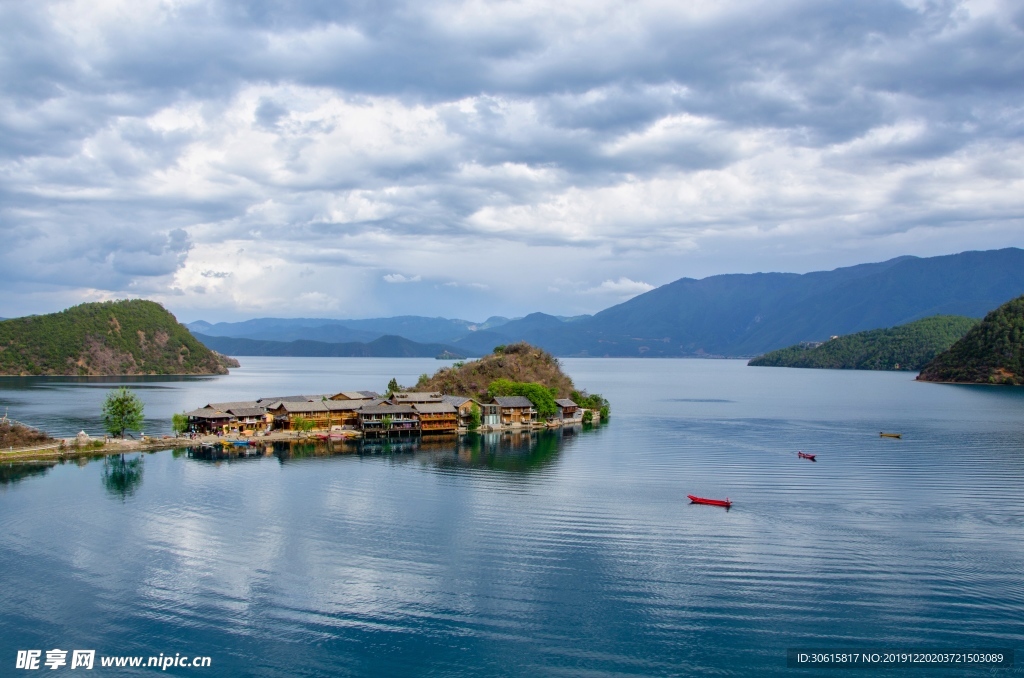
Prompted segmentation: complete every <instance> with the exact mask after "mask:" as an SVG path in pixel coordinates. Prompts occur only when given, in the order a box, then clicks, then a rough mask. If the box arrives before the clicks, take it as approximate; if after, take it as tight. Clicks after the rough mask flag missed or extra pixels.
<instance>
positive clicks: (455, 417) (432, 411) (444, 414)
mask: <svg viewBox="0 0 1024 678" xmlns="http://www.w3.org/2000/svg"><path fill="white" fill-rule="evenodd" d="M412 407H413V409H414V410H416V413H417V414H418V415H419V420H420V432H422V433H455V432H456V431H458V429H459V413H458V410H457V409H456V408H455V406H454V405H452V404H450V403H444V402H441V403H433V402H431V403H414V404H413V405H412Z"/></svg>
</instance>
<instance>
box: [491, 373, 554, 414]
mask: <svg viewBox="0 0 1024 678" xmlns="http://www.w3.org/2000/svg"><path fill="white" fill-rule="evenodd" d="M555 393H556V391H555V389H551V388H546V387H545V386H544V385H542V384H537V383H533V382H529V383H524V382H520V381H511V380H509V379H495V380H494V381H492V382H491V385H490V386H489V387H488V388H487V395H488V396H489V397H491V398H494V397H497V396H526V397H527V398H529V399H530V402H531V403H533V406H534V407H536V408H537V415H538V416H540V417H542V418H545V417H553V416H555V414H557V413H558V406H557V405H555Z"/></svg>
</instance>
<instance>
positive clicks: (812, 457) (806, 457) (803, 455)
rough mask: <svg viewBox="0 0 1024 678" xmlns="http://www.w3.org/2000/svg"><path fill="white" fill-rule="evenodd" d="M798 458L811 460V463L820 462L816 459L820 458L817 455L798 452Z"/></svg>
mask: <svg viewBox="0 0 1024 678" xmlns="http://www.w3.org/2000/svg"><path fill="white" fill-rule="evenodd" d="M796 456H798V457H800V458H801V459H810V460H811V461H818V460H817V459H815V457H817V456H818V455H816V454H804V453H803V452H797V453H796Z"/></svg>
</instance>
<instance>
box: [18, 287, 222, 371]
mask: <svg viewBox="0 0 1024 678" xmlns="http://www.w3.org/2000/svg"><path fill="white" fill-rule="evenodd" d="M229 367H238V361H236V360H234V359H233V358H228V357H226V356H222V355H220V354H219V353H215V352H214V351H211V350H210V349H208V348H206V347H205V346H203V344H201V343H200V342H199V340H197V339H196V338H195V337H193V336H192V334H191V333H190V332H189V331H188V329H187V328H186V327H185V326H183V325H181V324H180V323H178V321H177V319H176V318H175V317H174V316H173V315H171V314H170V313H169V312H168V311H167V310H166V309H165V308H164V307H163V306H161V305H160V304H157V303H155V302H152V301H146V300H143V299H131V300H124V301H105V302H98V303H87V304H79V305H78V306H73V307H71V308H69V309H66V310H64V311H61V312H59V313H50V314H47V315H33V316H27V317H24V318H13V319H11V320H4V321H2V322H0V375H6V376H12V375H13V376H50V375H53V376H58V375H74V376H120V375H159V374H196V375H199V374H227V371H228V368H229Z"/></svg>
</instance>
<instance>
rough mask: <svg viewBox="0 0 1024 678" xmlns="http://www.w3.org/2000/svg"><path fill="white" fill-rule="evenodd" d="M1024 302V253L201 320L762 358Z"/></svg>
mask: <svg viewBox="0 0 1024 678" xmlns="http://www.w3.org/2000/svg"><path fill="white" fill-rule="evenodd" d="M1020 294H1024V250H1020V249H1016V248H1009V249H1003V250H992V251H986V252H963V253H961V254H953V255H949V256H942V257H930V258H918V257H898V258H896V259H891V260H889V261H884V262H880V263H872V264H861V265H859V266H850V267H846V268H838V269H835V270H833V271H819V272H814V273H806V274H803V275H800V274H796V273H753V274H735V275H717V276H712V277H709V278H704V279H702V280H695V279H692V278H682V279H680V280H676V281H675V282H672V283H669V284H667V285H663V286H662V287H659V288H657V289H654V290H651V291H650V292H646V293H644V294H641V295H639V296H637V297H634V298H632V299H630V300H629V301H626V302H624V303H622V304H618V305H617V306H612V307H611V308H608V309H605V310H604V311H601V312H600V313H597V314H596V315H593V316H582V317H579V316H576V317H560V316H554V315H547V314H544V313H532V314H530V315H528V316H526V317H524V318H517V319H511V320H510V319H508V318H502V317H498V316H496V317H493V318H489V319H488V320H487V321H486V322H484V323H472V322H469V321H466V320H449V319H445V318H425V317H421V316H400V317H397V318H372V319H367V320H328V319H322V318H321V319H309V318H299V319H280V318H276V319H275V318H263V319H259V320H249V321H246V322H244V323H217V324H215V325H210V324H209V323H202V324H200V323H193V324H192V325H191V326H190V327H191V328H192V329H193V330H194V331H196V332H199V333H200V334H205V335H208V336H234V337H245V338H250V339H273V340H276V341H291V340H293V339H299V338H301V339H313V340H318V341H325V342H329V343H339V342H354V341H358V342H367V341H372V340H373V339H376V338H378V337H380V336H384V335H397V336H402V337H405V338H406V339H409V340H412V341H415V342H420V343H441V344H447V345H450V346H453V347H458V349H459V350H461V351H462V352H464V353H467V354H469V355H482V354H486V353H489V352H490V351H491V350H492V349H493V348H494V347H495V346H498V345H502V344H511V343H515V342H518V341H526V342H529V343H530V344H532V345H534V346H539V347H541V348H543V349H544V350H546V351H548V352H550V353H553V354H554V355H557V356H634V357H636V356H647V357H688V356H689V357H692V356H698V357H699V356H754V355H760V354H763V353H766V352H768V351H774V350H776V349H780V348H783V347H785V346H791V345H794V344H798V343H800V342H807V341H810V342H814V341H824V340H826V339H828V338H829V337H830V336H832V335H848V334H854V333H857V332H863V331H866V330H874V329H879V328H885V327H894V326H896V325H904V324H906V323H909V322H913V321H915V320H920V319H922V318H926V317H929V316H933V315H961V316H968V317H972V318H980V317H982V316H983V315H984V314H985V313H986V312H988V310H989V309H992V308H995V307H996V306H998V305H999V304H1001V303H1003V302H1004V301H1005V300H1006V299H1011V298H1013V297H1016V296H1018V295H1020Z"/></svg>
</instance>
